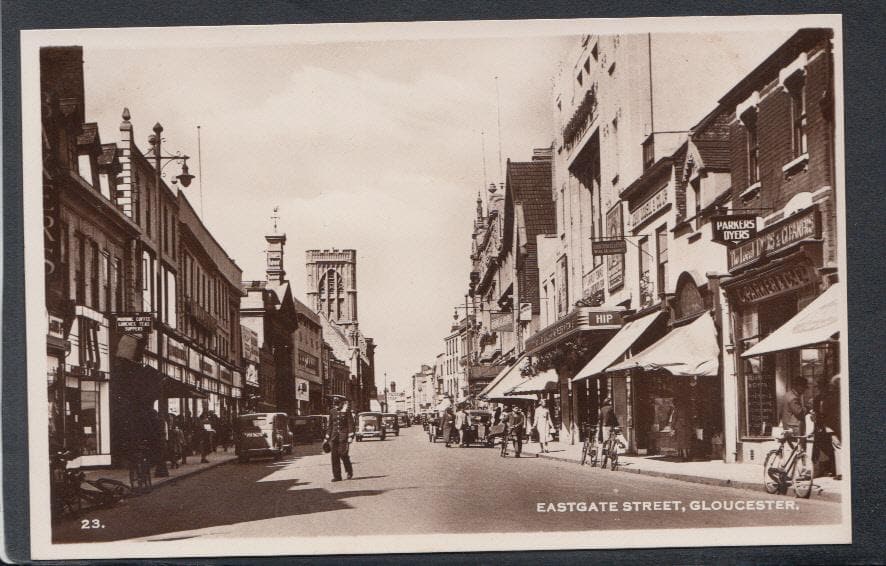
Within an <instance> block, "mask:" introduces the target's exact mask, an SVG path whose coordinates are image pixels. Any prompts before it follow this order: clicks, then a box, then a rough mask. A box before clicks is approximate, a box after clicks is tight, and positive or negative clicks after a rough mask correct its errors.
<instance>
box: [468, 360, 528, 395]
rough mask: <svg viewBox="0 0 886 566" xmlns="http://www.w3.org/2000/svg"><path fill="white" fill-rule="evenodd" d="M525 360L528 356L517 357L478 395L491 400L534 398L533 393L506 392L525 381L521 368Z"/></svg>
mask: <svg viewBox="0 0 886 566" xmlns="http://www.w3.org/2000/svg"><path fill="white" fill-rule="evenodd" d="M524 360H526V356H525V355H523V356H520V357H519V358H517V361H516V362H514V363H513V364H511V365H510V366H509V367H506V368H505V369H504V370H502V371H501V373H499V374H498V376H497V377H496V378H495V379H493V380H492V381H491V382H489V385H487V386H486V387H484V388H483V391H481V392H480V393H479V394H478V395H477V397H479V398H480V399H487V400H489V401H496V400H501V401H504V400H511V401H512V400H515V399H527V400H530V399H531V400H534V399H535V397H533V396H532V395H511V396H507V397H506V396H505V393H507V392H508V391H510V390H511V389H513V388H514V387H515V386H516V385H518V384H520V383H521V382H522V381H524V379H525V378H524V377H523V374H521V373H520V370H521V368H522V367H523V363H524Z"/></svg>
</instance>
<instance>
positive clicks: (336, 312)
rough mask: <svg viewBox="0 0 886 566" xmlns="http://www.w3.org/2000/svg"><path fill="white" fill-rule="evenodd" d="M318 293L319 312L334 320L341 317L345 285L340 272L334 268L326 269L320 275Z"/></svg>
mask: <svg viewBox="0 0 886 566" xmlns="http://www.w3.org/2000/svg"><path fill="white" fill-rule="evenodd" d="M318 294H319V295H320V310H321V312H323V313H325V314H326V316H327V317H329V318H332V319H335V320H337V319H339V318H341V315H342V309H343V308H344V301H345V287H344V282H343V281H342V277H341V274H339V273H338V272H337V271H336V270H334V269H328V270H327V271H326V273H324V274H323V276H322V277H320V285H319V287H318Z"/></svg>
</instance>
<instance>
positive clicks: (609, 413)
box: [597, 395, 618, 458]
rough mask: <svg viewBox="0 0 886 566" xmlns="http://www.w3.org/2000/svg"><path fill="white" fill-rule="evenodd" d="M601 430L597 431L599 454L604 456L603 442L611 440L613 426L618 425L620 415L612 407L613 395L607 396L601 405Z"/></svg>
mask: <svg viewBox="0 0 886 566" xmlns="http://www.w3.org/2000/svg"><path fill="white" fill-rule="evenodd" d="M599 425H600V426H599V427H597V428H598V430H599V432H598V433H597V441H598V442H597V456H598V458H601V457H602V454H603V444H604V443H605V442H606V441H608V440H609V436H610V434H611V432H612V428H613V427H617V426H618V416H617V415H616V414H615V410H614V409H613V408H612V397H609V396H608V395H607V396H606V398H605V399H603V404H602V405H601V406H600V419H599Z"/></svg>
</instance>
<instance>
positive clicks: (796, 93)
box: [785, 75, 807, 158]
mask: <svg viewBox="0 0 886 566" xmlns="http://www.w3.org/2000/svg"><path fill="white" fill-rule="evenodd" d="M785 86H787V88H788V92H789V93H790V95H791V147H792V150H793V157H794V158H797V157H800V156H801V155H803V154H804V153H806V127H807V119H806V81H805V80H804V78H803V76H802V75H798V76H797V77H795V78H794V79H792V80H791V81H790V82H788V83H787V84H786V85H785Z"/></svg>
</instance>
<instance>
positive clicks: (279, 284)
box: [21, 15, 852, 560]
mask: <svg viewBox="0 0 886 566" xmlns="http://www.w3.org/2000/svg"><path fill="white" fill-rule="evenodd" d="M842 49H843V44H842V36H841V18H840V16H839V15H827V16H824V15H797V16H777V17H776V16H753V17H704V18H702V17H686V18H648V19H643V18H640V19H624V20H618V19H607V20H528V21H463V22H414V23H361V24H314V25H301V24H300V25H270V26H226V27H174V28H173V27H170V28H161V27H156V28H106V29H67V30H62V29H56V30H26V31H22V32H21V65H22V81H23V82H22V110H23V112H22V116H23V125H22V126H23V127H22V136H23V151H24V227H25V245H26V260H25V263H26V280H27V281H28V286H27V296H26V303H27V305H26V308H27V342H28V444H29V449H30V521H31V552H32V557H33V558H34V559H40V560H57V559H89V558H91V559H101V558H105V559H114V558H116V559H124V558H125V559H135V558H160V557H210V556H216V557H218V556H221V557H224V556H262V555H327V554H375V553H409V552H477V551H506V550H510V551H513V550H560V549H597V548H605V549H622V548H651V547H698V546H745V545H752V546H762V545H784V544H796V545H802V544H846V543H850V542H851V537H852V534H851V533H852V531H851V507H850V502H851V495H852V494H851V489H850V486H851V483H850V480H851V478H850V469H849V450H848V447H849V435H850V431H849V404H848V387H849V382H850V380H849V375H848V363H847V359H848V355H847V340H848V335H847V316H846V313H847V309H846V292H845V289H846V277H847V273H846V222H845V187H844V152H843V86H842V85H843V74H842V69H843V51H842ZM358 272H359V277H358Z"/></svg>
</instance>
